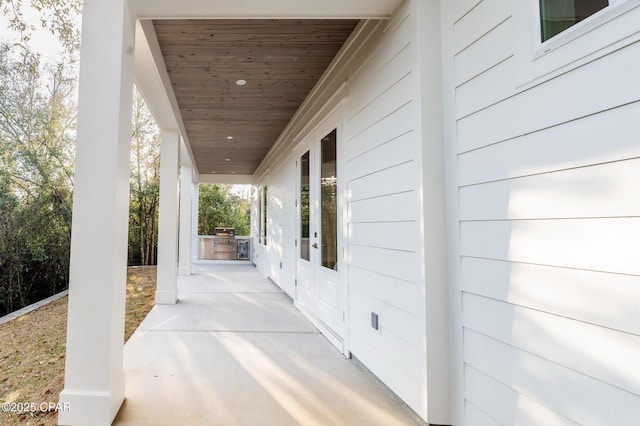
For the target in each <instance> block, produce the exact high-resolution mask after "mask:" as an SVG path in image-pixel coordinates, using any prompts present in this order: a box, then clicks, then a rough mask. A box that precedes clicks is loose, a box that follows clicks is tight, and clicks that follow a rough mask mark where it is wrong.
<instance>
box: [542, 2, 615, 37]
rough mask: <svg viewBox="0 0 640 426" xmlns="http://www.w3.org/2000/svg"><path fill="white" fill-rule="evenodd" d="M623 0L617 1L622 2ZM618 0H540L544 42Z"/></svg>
mask: <svg viewBox="0 0 640 426" xmlns="http://www.w3.org/2000/svg"><path fill="white" fill-rule="evenodd" d="M620 1H623V0H617V2H620ZM610 3H612V4H613V3H616V0H611V1H608V0H540V29H541V35H542V41H543V42H545V41H547V40H549V39H550V38H552V37H554V36H556V35H558V34H560V33H561V32H563V31H564V30H566V29H569V28H570V27H572V26H574V25H575V24H577V23H578V22H581V21H583V20H585V19H586V18H588V17H589V16H591V15H593V14H595V13H596V12H598V11H600V10H602V9H604V8H605V7H607V6H609V4H610Z"/></svg>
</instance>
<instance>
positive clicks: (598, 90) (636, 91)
mask: <svg viewBox="0 0 640 426" xmlns="http://www.w3.org/2000/svg"><path fill="white" fill-rule="evenodd" d="M638 69H640V44H634V45H631V46H629V47H627V48H626V49H622V50H619V51H616V52H613V53H611V54H610V55H608V56H606V57H605V58H603V59H600V60H598V61H594V62H590V63H588V64H586V65H584V66H582V67H580V68H577V69H576V70H574V71H572V72H570V73H567V74H563V75H561V76H559V77H557V78H554V79H552V80H549V81H548V82H546V83H545V84H541V85H538V86H535V87H533V88H531V89H529V90H527V91H525V92H522V93H520V94H518V96H512V97H510V98H508V99H506V100H505V101H504V102H500V103H498V104H496V105H494V106H492V107H491V108H486V109H483V110H482V111H480V112H479V113H477V114H473V115H471V116H468V117H466V118H464V119H463V120H460V121H458V126H457V131H458V146H459V149H460V152H465V151H469V150H472V149H477V148H480V147H483V146H487V145H490V144H492V143H496V142H500V141H504V140H507V139H511V138H514V137H516V136H520V135H523V134H528V133H531V132H535V131H538V130H541V129H545V128H547V127H552V126H556V125H558V124H561V123H566V122H569V121H571V120H576V119H579V118H582V117H586V116H588V115H590V114H595V113H598V112H601V111H605V110H607V109H611V108H616V107H619V106H621V105H625V104H628V103H631V102H635V101H638V100H639V99H640V84H637V81H636V79H637V74H638V73H637V70H638ZM594 83H597V84H594Z"/></svg>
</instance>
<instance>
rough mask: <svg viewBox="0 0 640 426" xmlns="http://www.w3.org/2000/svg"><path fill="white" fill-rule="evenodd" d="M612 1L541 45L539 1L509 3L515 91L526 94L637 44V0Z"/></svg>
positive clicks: (639, 9)
mask: <svg viewBox="0 0 640 426" xmlns="http://www.w3.org/2000/svg"><path fill="white" fill-rule="evenodd" d="M615 1H616V3H613V1H612V4H610V5H609V6H607V7H605V8H604V9H602V10H600V11H598V12H596V13H594V14H593V15H591V16H590V17H588V18H586V19H584V20H583V21H581V22H579V23H577V24H575V25H573V26H572V27H570V28H568V29H567V30H565V31H562V32H561V33H559V34H557V35H556V36H554V37H552V38H550V39H549V40H547V41H545V42H542V29H541V26H540V19H541V18H540V2H539V0H532V1H531V2H526V1H522V0H512V11H513V14H512V19H513V21H514V22H513V28H514V33H513V36H514V60H515V67H516V77H515V81H514V83H515V87H516V88H517V90H518V91H523V90H527V89H529V88H531V87H534V86H536V85H538V84H541V83H544V82H545V81H548V80H550V79H552V78H554V77H557V76H559V75H561V74H564V73H566V72H568V71H570V70H572V69H575V68H578V67H580V66H582V65H584V64H586V63H588V62H591V61H593V60H595V59H598V58H600V57H602V56H605V55H607V54H609V53H611V52H613V51H615V50H618V49H621V48H622V47H625V46H628V45H630V44H633V43H635V42H636V41H638V40H640V31H638V27H637V25H636V24H635V22H637V20H639V19H640V0H615ZM614 21H617V22H615V24H614Z"/></svg>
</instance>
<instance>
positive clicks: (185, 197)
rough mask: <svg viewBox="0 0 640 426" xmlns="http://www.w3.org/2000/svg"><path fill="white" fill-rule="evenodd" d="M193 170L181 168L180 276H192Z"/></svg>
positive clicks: (187, 167) (185, 167) (186, 167)
mask: <svg viewBox="0 0 640 426" xmlns="http://www.w3.org/2000/svg"><path fill="white" fill-rule="evenodd" d="M192 191H193V168H192V167H189V166H181V167H180V241H179V244H180V246H179V248H178V275H185V276H188V275H191V232H192V230H193V228H192V227H191V220H192V215H191V197H192Z"/></svg>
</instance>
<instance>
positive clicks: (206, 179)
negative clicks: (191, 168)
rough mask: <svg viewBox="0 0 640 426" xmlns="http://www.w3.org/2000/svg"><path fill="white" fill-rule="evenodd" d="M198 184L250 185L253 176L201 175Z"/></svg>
mask: <svg viewBox="0 0 640 426" xmlns="http://www.w3.org/2000/svg"><path fill="white" fill-rule="evenodd" d="M198 183H213V184H230V185H252V184H253V175H223V174H201V175H199V179H198Z"/></svg>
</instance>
